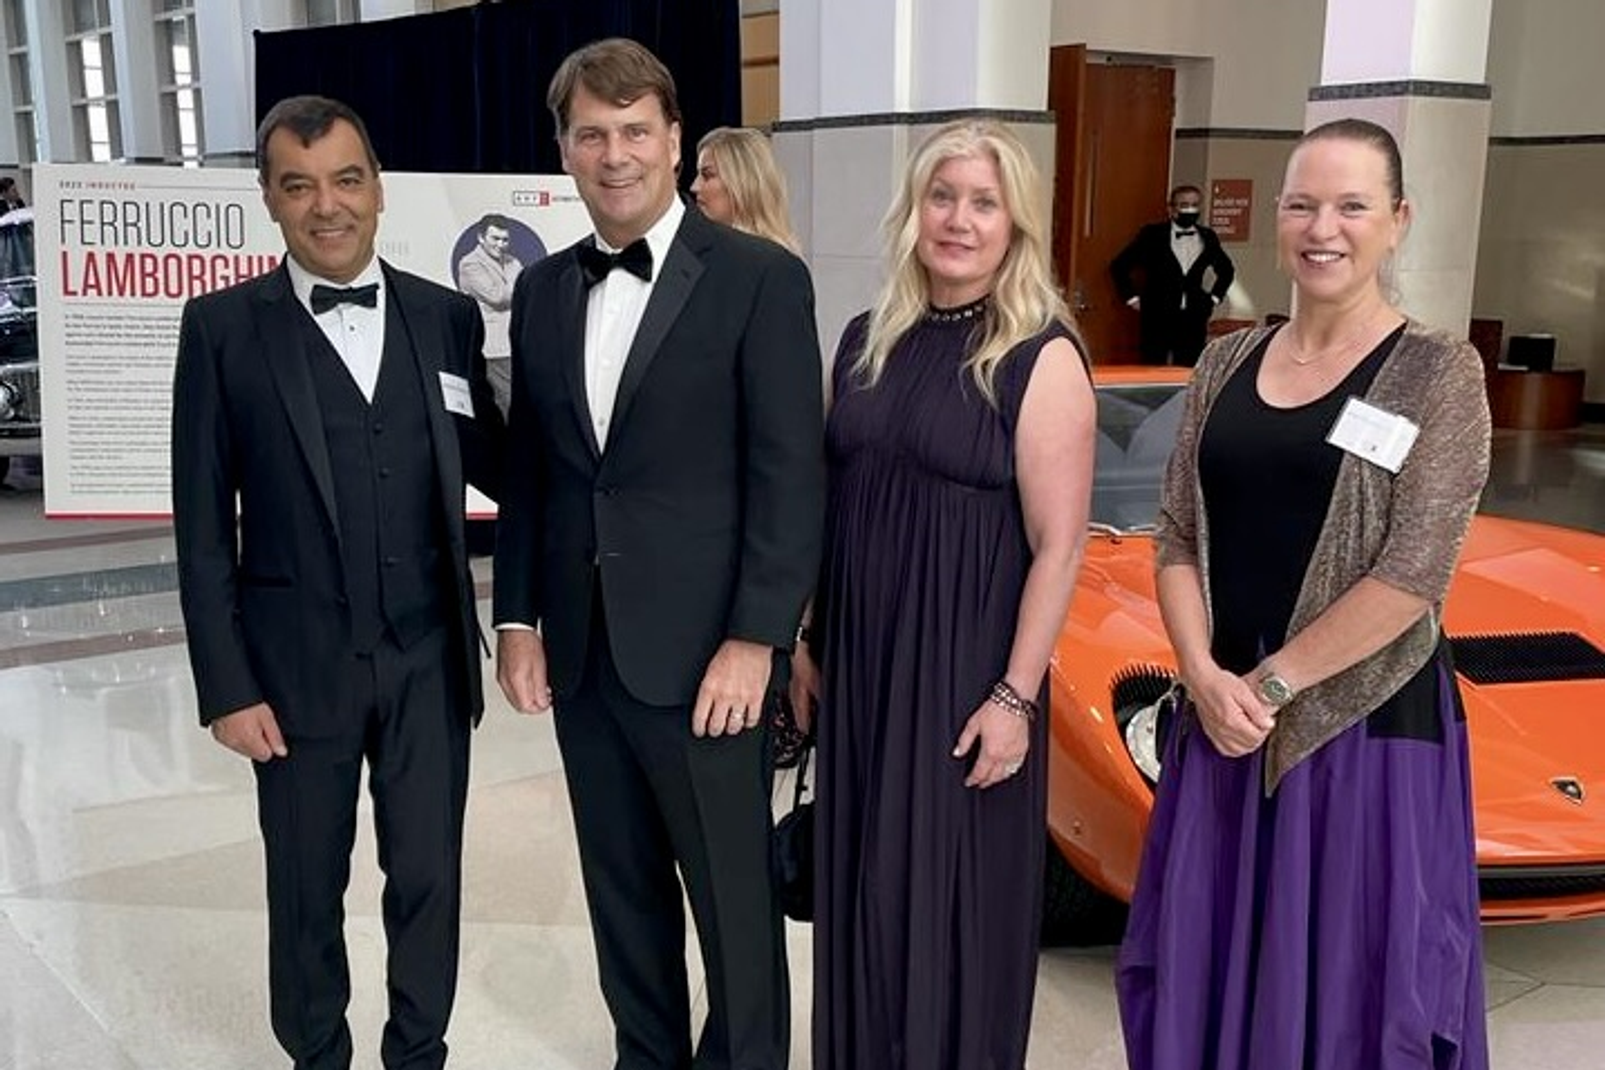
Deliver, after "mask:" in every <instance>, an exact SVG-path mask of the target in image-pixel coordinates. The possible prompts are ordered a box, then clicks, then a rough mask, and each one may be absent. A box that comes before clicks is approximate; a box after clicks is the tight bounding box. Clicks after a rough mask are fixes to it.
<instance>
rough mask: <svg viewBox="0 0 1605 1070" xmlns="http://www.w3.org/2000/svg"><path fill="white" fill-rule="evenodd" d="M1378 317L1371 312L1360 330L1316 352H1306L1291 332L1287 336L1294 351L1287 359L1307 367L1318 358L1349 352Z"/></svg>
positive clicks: (1322, 358) (1323, 358)
mask: <svg viewBox="0 0 1605 1070" xmlns="http://www.w3.org/2000/svg"><path fill="white" fill-rule="evenodd" d="M1376 318H1377V314H1376V313H1375V312H1373V313H1371V314H1370V315H1369V316H1367V317H1366V318H1365V322H1364V323H1362V324H1360V328H1359V330H1357V331H1355V332H1354V333H1353V334H1352V335H1350V336H1349V337H1348V338H1346V339H1344V340H1343V341H1342V342H1338V343H1336V344H1333V345H1326V346H1322V347H1321V348H1320V349H1317V350H1316V351H1315V352H1314V353H1306V352H1305V351H1304V347H1303V346H1301V345H1299V344H1298V340H1297V339H1295V338H1294V337H1293V336H1292V334H1289V335H1288V336H1287V340H1288V343H1289V344H1290V345H1291V346H1292V347H1293V352H1291V353H1289V354H1288V355H1287V359H1288V360H1291V361H1292V362H1293V363H1294V364H1297V365H1298V366H1299V367H1300V368H1306V367H1308V366H1310V365H1311V364H1314V363H1315V362H1316V361H1318V360H1325V359H1326V358H1327V357H1329V356H1331V355H1332V354H1334V353H1344V352H1347V351H1348V350H1350V349H1353V348H1354V347H1355V346H1356V345H1358V344H1359V342H1360V340H1361V339H1362V338H1364V337H1365V336H1366V334H1367V333H1368V332H1369V331H1370V330H1371V325H1372V324H1374V323H1375V322H1376Z"/></svg>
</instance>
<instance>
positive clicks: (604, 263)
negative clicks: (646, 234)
mask: <svg viewBox="0 0 1605 1070" xmlns="http://www.w3.org/2000/svg"><path fill="white" fill-rule="evenodd" d="M574 252H575V253H576V254H578V256H579V258H580V268H581V270H583V271H584V272H585V285H587V286H595V285H596V284H597V283H599V282H601V281H602V280H603V279H605V278H607V276H608V272H610V271H612V270H613V269H614V268H623V269H624V270H625V271H628V272H629V273H630V274H631V275H634V276H635V277H636V278H638V279H640V280H641V281H642V282H651V281H652V247H651V246H650V245H648V244H647V243H646V239H645V238H637V239H635V240H634V241H633V242H631V243H630V244H628V245H626V246H625V247H624V248H623V249H621V250H619V251H618V252H616V253H604V252H603V251H602V250H600V249H598V248H597V247H596V246H594V245H591V244H589V243H587V244H585V245H581V246H578V247H577V248H575V250H574Z"/></svg>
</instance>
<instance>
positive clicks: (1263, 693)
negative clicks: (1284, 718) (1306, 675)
mask: <svg viewBox="0 0 1605 1070" xmlns="http://www.w3.org/2000/svg"><path fill="white" fill-rule="evenodd" d="M1254 688H1255V690H1256V691H1258V692H1259V697H1260V698H1261V699H1263V700H1264V701H1265V704H1266V705H1267V706H1274V707H1275V708H1277V709H1281V708H1282V707H1283V706H1286V705H1287V704H1288V703H1289V702H1292V701H1293V696H1294V695H1296V694H1297V692H1296V691H1294V690H1293V687H1292V685H1291V684H1289V683H1288V682H1287V681H1286V680H1284V679H1282V678H1281V677H1280V676H1278V675H1276V673H1274V672H1267V673H1265V674H1264V675H1262V676H1261V677H1260V678H1259V679H1258V680H1256V681H1255V682H1254Z"/></svg>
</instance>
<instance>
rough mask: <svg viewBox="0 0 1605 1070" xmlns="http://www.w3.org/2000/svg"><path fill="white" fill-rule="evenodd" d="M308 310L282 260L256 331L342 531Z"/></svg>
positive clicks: (262, 300) (264, 294) (265, 290)
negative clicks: (307, 329)
mask: <svg viewBox="0 0 1605 1070" xmlns="http://www.w3.org/2000/svg"><path fill="white" fill-rule="evenodd" d="M305 315H307V312H306V310H305V309H304V308H302V307H301V305H300V303H299V302H297V301H296V299H295V293H294V291H293V290H292V289H291V287H290V273H289V271H288V270H287V269H286V268H284V267H283V266H282V265H281V266H280V267H279V269H278V270H277V271H275V272H274V273H273V274H272V275H271V276H269V277H268V279H267V281H266V282H264V283H263V284H262V288H261V290H260V291H259V292H258V294H257V317H258V318H257V324H256V336H257V337H258V338H259V339H262V340H263V342H264V348H263V357H264V359H265V360H266V362H267V366H268V372H269V374H270V375H271V376H272V378H273V383H274V385H275V386H276V387H277V388H278V391H279V400H280V401H281V402H282V403H283V405H284V411H285V414H286V416H287V417H288V418H289V421H290V427H291V428H292V429H293V430H294V432H295V440H296V442H297V443H299V444H300V447H301V453H302V455H303V456H304V457H305V458H306V463H307V468H308V470H310V471H311V473H312V482H313V483H314V484H316V486H317V488H318V497H319V498H320V499H321V500H322V502H323V507H324V509H325V510H326V511H327V512H328V514H329V528H330V530H331V531H333V532H334V533H335V538H336V539H337V540H338V539H339V537H340V516H339V512H338V510H337V509H336V508H335V501H334V469H333V467H332V466H331V465H330V463H329V444H328V441H327V439H325V438H324V434H323V416H322V414H321V412H320V411H319V409H318V396H317V390H316V388H315V387H314V386H313V385H312V366H311V364H310V363H309V362H310V360H311V357H312V354H310V353H308V352H307V348H306V346H305V345H304V344H302V329H303V328H302V324H301V323H300V322H299V317H302V316H305Z"/></svg>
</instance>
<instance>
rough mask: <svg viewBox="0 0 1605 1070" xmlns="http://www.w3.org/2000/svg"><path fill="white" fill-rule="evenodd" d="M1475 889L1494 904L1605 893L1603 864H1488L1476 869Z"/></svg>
mask: <svg viewBox="0 0 1605 1070" xmlns="http://www.w3.org/2000/svg"><path fill="white" fill-rule="evenodd" d="M1477 888H1478V891H1480V892H1481V894H1482V897H1483V898H1484V899H1486V900H1488V901H1489V902H1495V903H1497V902H1501V901H1508V900H1511V899H1566V898H1569V897H1571V896H1576V895H1599V894H1600V893H1602V892H1605V866H1576V867H1563V866H1544V867H1533V868H1531V869H1529V868H1526V867H1523V866H1489V867H1485V868H1483V869H1480V870H1478V871H1477Z"/></svg>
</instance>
